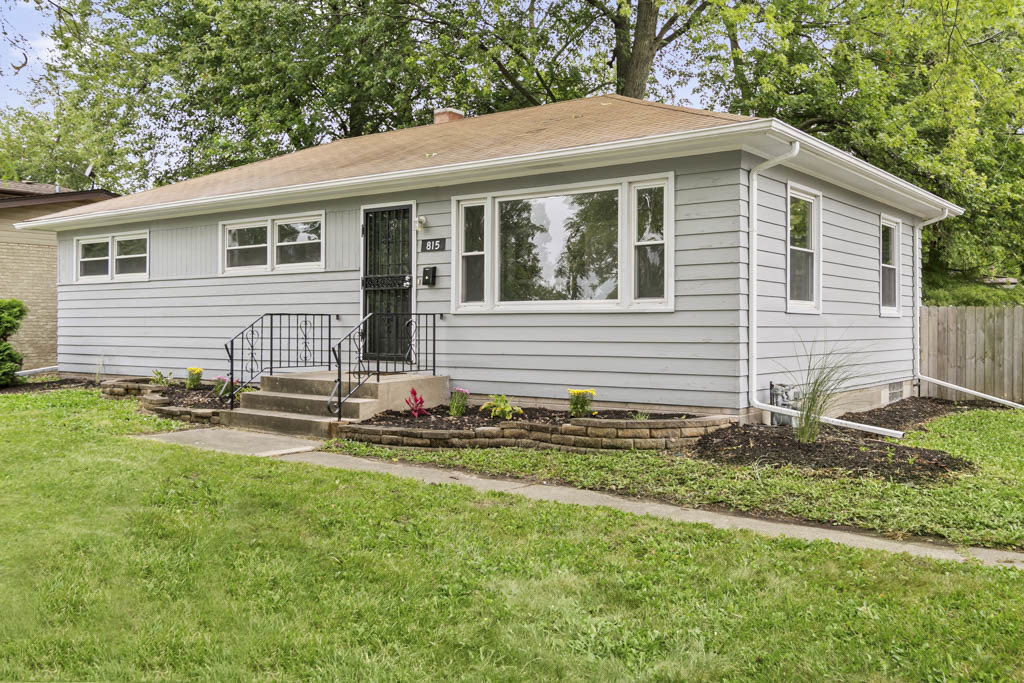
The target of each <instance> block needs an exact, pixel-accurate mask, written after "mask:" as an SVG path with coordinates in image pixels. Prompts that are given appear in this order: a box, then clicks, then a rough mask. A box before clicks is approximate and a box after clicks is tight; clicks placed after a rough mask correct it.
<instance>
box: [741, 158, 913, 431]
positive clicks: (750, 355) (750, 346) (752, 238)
mask: <svg viewBox="0 0 1024 683" xmlns="http://www.w3.org/2000/svg"><path fill="white" fill-rule="evenodd" d="M799 153H800V143H799V142H796V141H794V142H792V143H791V144H790V148H789V151H788V152H786V153H784V154H782V155H780V156H777V157H775V158H774V159H768V160H766V161H762V162H761V163H760V164H758V165H757V166H754V167H753V168H752V169H750V177H749V180H748V182H747V189H748V191H749V195H748V199H747V225H748V228H747V393H748V400H749V403H750V407H752V408H758V409H759V410H764V411H767V412H770V413H777V414H779V415H789V416H790V417H800V413H799V412H797V411H795V410H792V409H790V408H783V407H781V406H773V405H769V404H767V403H762V402H761V401H760V400H758V398H757V377H758V374H757V282H758V279H757V179H758V176H759V175H760V174H761V172H762V171H765V170H767V169H769V168H771V167H772V166H775V165H777V164H781V163H783V162H785V161H789V160H790V159H792V158H794V157H795V156H796V155H797V154H799ZM821 421H822V422H824V423H826V424H830V425H835V426H837V427H847V428H848V429H856V430H859V431H862V432H870V433H871V434H879V435H881V436H891V437H894V438H897V439H900V438H903V432H900V431H896V430H893V429H883V428H881V427H874V426H872V425H865V424H860V423H858V422H847V421H846V420H838V419H836V418H833V417H822V418H821Z"/></svg>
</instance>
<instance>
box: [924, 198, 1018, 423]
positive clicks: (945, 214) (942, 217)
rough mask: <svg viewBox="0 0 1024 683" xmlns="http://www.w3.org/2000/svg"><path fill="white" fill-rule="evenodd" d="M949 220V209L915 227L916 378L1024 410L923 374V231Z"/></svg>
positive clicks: (1001, 400) (1003, 400)
mask: <svg viewBox="0 0 1024 683" xmlns="http://www.w3.org/2000/svg"><path fill="white" fill-rule="evenodd" d="M946 218H949V209H943V210H942V213H941V214H939V215H938V216H936V217H935V218H929V219H928V220H926V221H925V222H923V223H920V224H918V225H916V226H914V378H915V379H917V381H918V382H931V383H932V384H936V385H938V386H940V387H946V388H947V389H953V390H955V391H960V392H963V393H965V394H970V395H971V396H977V397H978V398H983V399H985V400H987V401H992V402H993V403H1001V404H1002V405H1004V406H1009V407H1010V408H1024V405H1021V404H1019V403H1014V402H1013V401H1007V400H1006V399H1004V398H999V397H998V396H990V395H989V394H983V393H981V392H980V391H974V390H973V389H967V388H965V387H961V386H957V385H956V384H950V383H949V382H944V381H942V380H941V379H935V378H933V377H925V376H924V375H922V374H921V276H922V275H923V274H924V264H923V263H921V231H922V229H923V228H924V227H925V226H928V225H931V224H932V223H938V222H939V221H941V220H945V219H946Z"/></svg>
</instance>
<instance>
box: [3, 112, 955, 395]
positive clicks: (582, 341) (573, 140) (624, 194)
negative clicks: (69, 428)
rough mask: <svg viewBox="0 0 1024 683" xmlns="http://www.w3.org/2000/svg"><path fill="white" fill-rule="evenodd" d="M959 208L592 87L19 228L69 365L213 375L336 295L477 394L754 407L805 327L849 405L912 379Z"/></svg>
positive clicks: (795, 352)
mask: <svg viewBox="0 0 1024 683" xmlns="http://www.w3.org/2000/svg"><path fill="white" fill-rule="evenodd" d="M794 143H799V150H798V153H796V155H795V156H792V157H791V158H785V157H784V156H783V155H786V154H791V153H792V152H793V151H794V150H795V149H796V148H795V145H794ZM766 159H774V160H775V161H776V162H777V163H778V165H775V166H773V167H771V168H768V169H765V170H763V171H761V172H760V173H759V174H758V175H755V176H752V174H751V170H752V169H753V168H754V167H755V166H757V165H758V164H760V163H761V162H763V161H764V160H766ZM752 181H753V183H752ZM752 184H754V185H756V192H757V195H756V197H757V199H756V204H755V205H754V206H753V207H751V206H750V203H749V199H748V198H749V193H750V191H751V185H752ZM752 208H753V209H754V212H753V213H756V215H757V220H756V224H755V225H756V227H757V231H758V233H759V234H760V238H759V241H758V242H757V245H758V249H757V251H756V256H757V261H758V265H757V275H758V277H757V279H756V281H754V282H751V280H750V278H749V277H748V267H749V263H750V254H749V250H748V245H749V244H750V227H751V226H750V221H749V220H748V219H749V217H750V215H751V213H752V211H751V209H752ZM960 213H962V210H961V209H960V208H959V207H957V206H955V205H954V204H951V203H949V202H947V201H945V200H943V199H941V198H939V197H936V196H935V195H933V194H930V193H929V192H927V191H925V190H923V189H921V188H919V187H916V186H914V185H912V184H910V183H908V182H906V181H903V180H900V179H899V178H896V177H895V176H893V175H891V174H889V173H887V172H885V171H882V170H880V169H878V168H876V167H874V166H871V165H870V164H868V163H866V162H864V161H861V160H859V159H857V158H856V157H854V156H852V155H850V154H848V153H846V152H843V151H841V150H839V149H836V148H834V147H832V146H830V145H827V144H825V143H822V142H820V141H818V140H816V139H814V138H813V137H811V136H809V135H806V134H804V133H802V132H800V131H798V130H796V129H794V128H792V127H790V126H788V125H786V124H784V123H782V122H780V121H777V120H773V119H755V118H749V117H744V116H735V115H731V114H722V113H713V112H708V111H701V110H695V109H689V108H684V107H674V106H667V105H662V104H656V103H650V102H643V101H639V100H633V99H629V98H625V97H620V96H615V95H605V96H600V97H593V98H588V99H583V100H575V101H571V102H561V103H556V104H549V105H545V106H541V107H534V108H529V109H522V110H517V111H509V112H504V113H498V114H490V115H486V116H479V117H475V118H465V119H464V118H463V117H462V116H461V114H460V113H458V112H455V111H453V110H441V111H440V112H438V114H437V116H436V120H435V124H434V125H427V126H420V127H417V128H408V129H403V130H397V131H393V132H388V133H381V134H377V135H368V136H364V137H359V138H352V139H346V140H340V141H337V142H333V143H330V144H326V145H322V146H319V147H315V148H311V149H307V150H303V151H300V152H296V153H293V154H288V155H285V156H281V157H277V158H273V159H268V160H265V161H261V162H258V163H254V164H249V165H247V166H242V167H239V168H235V169H231V170H227V171H222V172H219V173H215V174H212V175H209V176H204V177H200V178H195V179H192V180H187V181H183V182H180V183H176V184H174V185H167V186H164V187H159V188H156V189H154V190H150V191H147V192H142V193H139V194H135V195H131V196H125V197H120V198H117V199H112V200H109V201H107V202H105V203H103V204H100V205H94V206H83V207H79V208H76V209H71V210H67V211H62V212H60V213H57V214H55V215H51V216H46V217H44V218H41V219H37V220H35V221H30V222H27V223H24V224H22V225H20V226H19V227H20V228H23V229H25V230H26V231H27V232H30V233H31V234H37V233H48V232H54V231H55V232H56V233H57V239H58V244H59V262H60V268H59V274H58V282H59V293H60V355H59V362H60V367H61V369H62V370H68V371H85V372H88V371H93V370H94V369H95V368H96V365H97V362H98V361H99V360H100V359H101V358H102V359H103V364H104V367H105V369H106V371H107V372H111V373H123V374H143V375H148V374H149V373H150V371H151V369H152V368H175V369H180V368H185V367H187V366H193V365H198V366H202V367H203V368H206V369H207V374H208V375H209V374H210V373H211V372H213V373H216V372H221V371H224V370H225V369H226V368H227V366H226V357H225V352H224V344H225V342H226V341H228V340H229V339H230V338H232V337H233V336H235V335H236V334H237V333H238V332H239V331H241V330H243V329H244V328H245V327H246V326H247V325H249V324H250V323H251V322H252V321H253V320H254V319H256V318H257V317H258V316H260V315H261V314H264V313H281V312H284V313H287V312H304V313H323V314H337V317H336V318H332V320H333V321H334V322H333V325H332V329H331V330H330V334H331V335H332V341H336V340H337V339H338V338H339V337H340V336H341V335H343V334H344V333H345V331H346V330H348V329H349V328H351V327H352V326H354V325H355V324H356V323H357V322H358V321H359V320H360V318H361V316H363V315H365V314H366V313H374V314H377V315H378V317H379V318H381V319H384V318H383V317H382V316H381V315H380V314H382V313H385V312H398V313H403V314H405V313H409V312H410V311H415V312H416V313H417V314H443V317H442V318H440V319H438V320H437V321H436V325H437V346H436V351H437V368H438V371H439V372H440V373H443V374H446V375H448V376H450V378H451V382H452V384H453V385H455V386H459V387H465V388H466V389H468V390H469V391H471V392H473V393H474V394H477V395H483V394H489V393H505V394H508V395H510V396H517V397H522V398H526V399H537V400H541V401H547V402H553V401H564V399H565V398H566V395H567V394H566V390H567V388H568V387H585V388H594V389H596V390H597V397H598V399H599V400H604V401H608V402H612V403H628V404H630V405H633V406H666V405H670V406H678V407H684V408H689V409H691V410H693V411H696V412H705V413H706V412H716V413H731V414H740V415H749V414H752V413H757V412H758V411H757V410H755V409H753V408H752V405H753V403H752V402H751V400H750V398H751V397H750V395H749V394H748V381H749V375H750V373H751V371H752V370H753V371H754V373H755V374H756V376H757V379H756V390H757V391H756V393H755V396H756V398H757V399H759V400H760V401H765V402H767V401H768V398H769V395H768V394H769V392H768V388H769V383H770V382H773V381H774V382H792V381H793V379H794V377H798V376H799V370H800V368H801V367H803V365H804V363H805V360H806V359H805V357H804V351H805V347H810V346H812V345H815V344H816V345H817V347H818V350H819V351H820V350H821V349H822V348H824V346H826V345H834V344H839V345H840V346H842V347H843V348H842V350H843V351H844V352H846V353H847V355H846V358H847V361H848V362H849V363H850V364H851V370H852V371H853V372H854V374H855V377H856V379H855V381H854V382H853V383H852V384H851V386H850V388H851V390H855V391H854V393H852V394H851V401H850V402H848V403H847V405H853V404H857V405H864V406H871V405H878V404H880V403H885V402H887V401H889V400H891V399H894V398H896V397H898V396H902V395H904V394H905V392H907V391H908V390H909V386H910V382H911V380H912V379H913V378H914V373H915V367H914V348H915V346H914V334H915V332H914V330H915V324H914V317H915V312H916V306H915V301H916V298H917V297H916V294H915V292H916V290H917V288H918V286H919V278H920V256H919V245H918V242H917V241H916V240H917V238H916V237H915V235H916V234H917V230H918V229H919V228H920V226H921V225H922V223H923V222H927V221H929V220H934V219H937V218H940V217H944V216H947V215H950V216H952V215H959V214H960ZM364 235H365V236H364ZM752 287H753V288H754V289H756V292H757V295H756V296H757V310H758V312H759V318H758V319H757V320H756V321H752V320H751V317H750V316H748V311H749V306H748V302H749V298H750V295H751V290H752ZM752 322H753V323H755V325H754V326H753V327H751V323H752ZM751 332H754V333H755V335H756V336H758V337H759V339H758V340H757V342H756V344H753V346H755V347H756V349H757V353H756V354H755V355H754V357H753V358H754V362H753V363H751V362H750V357H749V356H748V349H749V348H750V346H751V335H750V333H751ZM265 334H266V333H264V336H265ZM278 334H280V331H279V332H278ZM248 339H249V341H252V336H250V337H249V338H248ZM179 373H180V370H179ZM794 373H796V374H795V375H794Z"/></svg>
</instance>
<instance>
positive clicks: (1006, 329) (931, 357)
mask: <svg viewBox="0 0 1024 683" xmlns="http://www.w3.org/2000/svg"><path fill="white" fill-rule="evenodd" d="M921 374H923V375H924V376H926V377H934V378H935V379H941V380H945V381H947V382H950V383H952V384H957V385H959V386H962V387H966V388H968V389H974V390H975V391H981V392H983V393H986V394H991V395H992V396H999V397H1001V398H1006V399H1009V400H1011V401H1017V402H1021V401H1024V306H1006V307H1002V306H924V307H922V309H921ZM921 395H922V396H937V397H939V398H948V399H954V400H977V399H975V398H974V397H973V396H970V395H968V394H964V393H962V392H959V391H954V390H952V389H946V388H944V387H939V386H936V385H934V384H931V383H929V382H925V383H924V384H923V385H922V387H921Z"/></svg>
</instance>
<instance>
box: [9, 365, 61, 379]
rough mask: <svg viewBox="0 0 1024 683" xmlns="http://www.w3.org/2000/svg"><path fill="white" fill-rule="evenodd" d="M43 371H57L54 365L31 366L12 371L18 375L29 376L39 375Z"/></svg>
mask: <svg viewBox="0 0 1024 683" xmlns="http://www.w3.org/2000/svg"><path fill="white" fill-rule="evenodd" d="M44 372H57V366H56V365H51V366H49V367H45V368H33V369H31V370H19V371H18V372H16V373H14V374H15V375H17V376H18V377H30V376H31V375H41V374H43V373H44Z"/></svg>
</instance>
